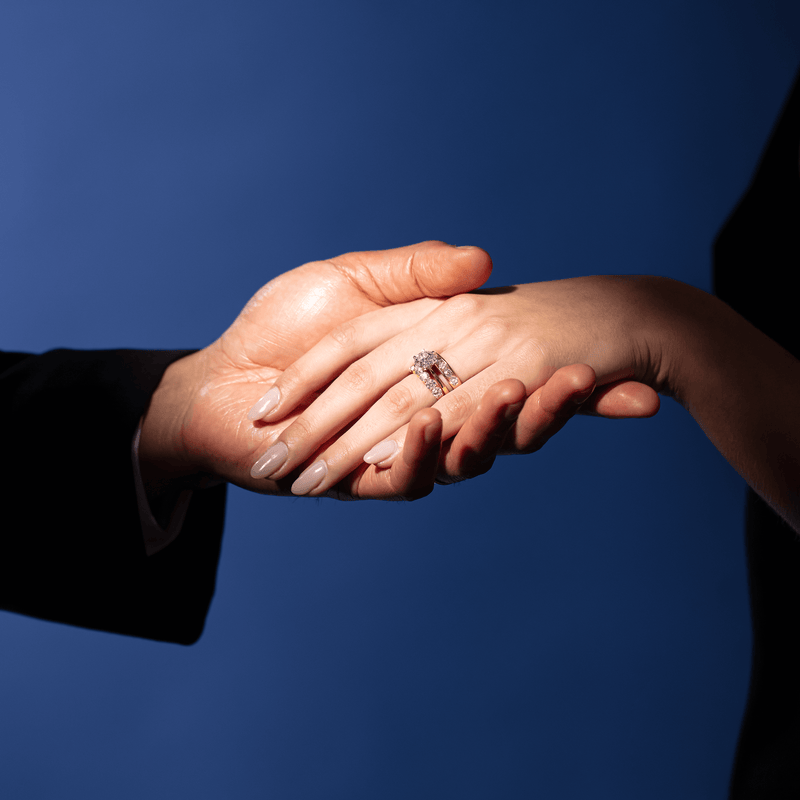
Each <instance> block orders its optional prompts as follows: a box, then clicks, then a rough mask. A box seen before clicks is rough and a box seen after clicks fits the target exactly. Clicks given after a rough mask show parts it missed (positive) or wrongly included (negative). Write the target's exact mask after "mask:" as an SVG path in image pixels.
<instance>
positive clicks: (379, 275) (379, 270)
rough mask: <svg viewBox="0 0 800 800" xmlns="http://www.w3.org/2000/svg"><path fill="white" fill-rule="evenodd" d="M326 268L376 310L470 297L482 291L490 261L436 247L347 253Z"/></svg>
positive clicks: (477, 251) (477, 252)
mask: <svg viewBox="0 0 800 800" xmlns="http://www.w3.org/2000/svg"><path fill="white" fill-rule="evenodd" d="M331 263H333V264H334V265H335V266H336V267H337V268H338V269H340V270H341V271H342V272H343V273H344V274H345V275H347V277H348V278H349V279H350V280H352V281H353V282H354V283H355V284H356V285H357V286H358V287H359V289H361V291H363V292H364V294H365V295H366V296H367V297H368V298H369V299H370V300H372V301H373V302H375V303H378V304H379V305H382V306H386V305H390V304H392V303H407V302H409V301H410V300H417V299H419V298H420V297H452V296H453V295H455V294H462V293H464V292H470V291H472V290H473V289H477V288H478V287H479V286H482V285H483V284H484V283H485V282H486V281H487V280H488V278H489V275H490V274H491V272H492V259H491V258H490V256H489V254H488V253H487V252H486V251H485V250H482V249H481V248H480V247H453V246H452V245H449V244H445V243H444V242H436V241H431V242H421V243H420V244H412V245H408V246H407V247H397V248H395V249H394V250H369V251H365V252H362V253H347V254H345V255H343V256H338V257H337V258H334V259H331Z"/></svg>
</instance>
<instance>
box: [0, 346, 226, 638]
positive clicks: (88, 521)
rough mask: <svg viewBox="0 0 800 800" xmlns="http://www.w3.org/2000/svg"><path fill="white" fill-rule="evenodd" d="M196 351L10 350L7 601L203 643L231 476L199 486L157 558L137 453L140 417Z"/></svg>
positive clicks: (55, 615)
mask: <svg viewBox="0 0 800 800" xmlns="http://www.w3.org/2000/svg"><path fill="white" fill-rule="evenodd" d="M188 352H190V351H136V350H100V351H76V350H53V351H51V352H48V353H44V354H42V355H29V354H25V353H8V352H0V453H2V464H1V465H0V480H1V481H2V483H0V486H2V494H3V498H4V502H5V505H6V508H7V509H9V511H8V512H7V513H6V517H5V521H4V523H3V531H2V534H1V535H0V608H4V609H7V610H9V611H14V612H18V613H21V614H27V615H30V616H34V617H40V618H42V619H47V620H52V621H56V622H65V623H69V624H72V625H80V626H83V627H88V628H95V629H99V630H105V631H112V632H115V633H123V634H129V635H134V636H142V637H147V638H151V639H158V640H163V641H172V642H180V643H183V644H191V643H192V642H194V641H196V640H197V638H198V637H199V636H200V634H201V632H202V630H203V626H204V623H205V617H206V613H207V611H208V607H209V604H210V602H211V598H212V596H213V593H214V584H215V579H216V569H217V560H218V557H219V550H220V542H221V536H222V526H223V519H224V508H225V486H224V485H223V486H218V487H216V488H213V489H208V490H203V491H198V492H195V493H194V495H193V497H192V500H191V503H190V505H189V509H188V512H187V515H186V520H185V522H184V526H183V530H182V532H181V534H180V535H179V536H178V538H177V539H176V540H175V541H174V542H173V543H172V544H170V545H169V546H168V547H166V548H165V549H164V550H162V551H161V552H160V553H157V554H156V555H154V556H149V557H148V556H146V555H145V551H144V543H143V538H142V531H141V526H140V522H139V513H138V506H137V501H136V491H135V487H134V481H133V469H132V464H131V441H132V438H133V434H134V432H135V430H136V427H137V425H138V424H139V419H140V418H141V416H142V415H143V413H144V412H145V410H146V409H147V405H148V403H149V401H150V397H151V395H152V393H153V391H154V390H155V388H156V386H157V385H158V383H159V381H160V380H161V376H162V375H163V373H164V371H165V370H166V368H167V367H168V366H169V365H170V364H171V363H172V362H173V361H175V360H177V359H178V358H180V357H181V356H183V355H186V354H187V353H188Z"/></svg>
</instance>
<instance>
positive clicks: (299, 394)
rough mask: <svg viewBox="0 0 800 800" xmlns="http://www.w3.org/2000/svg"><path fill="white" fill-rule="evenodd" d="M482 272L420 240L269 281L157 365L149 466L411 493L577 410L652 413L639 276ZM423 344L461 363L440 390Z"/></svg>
mask: <svg viewBox="0 0 800 800" xmlns="http://www.w3.org/2000/svg"><path fill="white" fill-rule="evenodd" d="M490 273H491V260H490V258H489V256H488V255H487V254H486V253H485V252H484V251H483V250H481V249H480V248H476V247H465V248H456V247H451V246H449V245H446V244H444V243H442V242H424V243H422V244H418V245H412V246H409V247H401V248H397V249H394V250H387V251H372V252H363V253H350V254H346V255H343V256H340V257H338V258H334V259H330V260H328V261H320V262H313V263H309V264H305V265H304V266H301V267H298V268H297V269H295V270H292V271H290V272H287V273H285V274H283V275H280V276H279V277H277V278H275V279H274V280H272V281H270V282H269V283H268V284H266V285H265V286H264V287H263V288H262V289H261V290H260V291H259V292H257V293H256V294H255V295H254V297H253V298H252V299H251V300H250V302H249V303H248V304H247V306H246V307H245V308H244V309H243V311H242V312H241V314H240V315H239V317H238V318H237V319H236V320H235V322H234V323H233V325H231V327H230V328H229V329H228V330H227V331H226V332H225V333H224V334H223V335H222V336H221V337H220V338H219V339H217V341H215V342H213V343H212V344H211V345H209V346H208V347H206V348H204V349H203V350H200V351H198V352H196V353H194V354H192V355H190V356H188V357H186V358H183V359H180V360H179V361H177V362H175V363H174V364H173V365H172V366H171V367H170V368H169V369H168V370H167V372H166V373H165V375H164V378H163V379H162V382H161V384H160V385H159V387H158V389H157V390H156V393H155V395H154V396H153V400H152V402H151V405H150V408H149V410H148V412H147V414H146V416H145V419H144V424H143V430H142V444H141V447H140V458H141V461H142V469H143V474H144V476H145V482H146V483H148V485H150V486H159V485H166V484H171V485H175V484H176V482H177V483H183V484H184V485H187V486H193V485H197V484H198V482H199V481H200V480H201V479H202V478H203V477H208V476H211V477H212V478H215V479H218V480H225V481H229V482H231V483H235V484H237V485H239V486H242V487H244V488H247V489H251V490H254V491H257V492H262V493H272V494H290V493H294V494H303V495H311V496H320V495H327V496H333V497H337V498H340V499H354V498H380V499H415V498H418V497H422V496H424V495H426V494H428V493H429V492H430V491H431V490H432V489H433V484H434V481H437V482H440V483H448V482H454V481H459V480H463V479H465V478H470V477H474V476H476V475H479V474H481V473H483V472H485V471H486V470H488V469H489V467H490V466H491V464H492V462H493V460H494V458H495V456H496V455H498V454H500V453H530V452H533V451H535V450H537V449H539V448H540V447H541V446H542V445H543V444H544V443H545V442H546V441H547V440H548V439H549V438H550V437H551V436H553V435H554V434H555V433H556V432H557V431H558V430H560V429H561V427H563V425H564V424H566V422H567V421H568V420H569V419H570V417H572V416H573V415H574V414H575V413H576V412H581V413H590V414H594V415H599V416H604V417H613V418H622V417H647V416H652V415H653V414H655V413H656V411H657V410H658V407H659V400H658V394H657V390H658V389H659V387H658V380H659V374H658V373H659V366H658V359H657V358H654V357H653V354H652V353H650V352H649V353H647V354H643V352H642V348H641V347H640V346H639V342H640V341H641V340H642V338H641V334H642V331H640V330H636V329H635V327H636V326H632V325H631V321H630V314H623V313H621V312H622V309H623V308H631V307H632V306H631V302H632V298H631V297H626V296H625V295H626V292H627V293H629V292H631V291H635V286H634V284H633V283H631V282H626V281H624V280H622V279H616V280H615V279H613V278H577V279H572V280H568V281H553V282H546V283H539V284H527V285H522V286H514V287H506V288H504V289H489V290H479V289H478V287H480V286H481V285H482V284H483V283H485V281H486V280H487V279H488V277H489V275H490ZM609 289H610V290H609ZM476 290H477V291H476ZM615 298H616V300H615ZM633 307H635V304H634V306H633ZM642 324H645V322H644V321H643V323H642ZM422 350H435V351H436V352H438V353H440V354H441V355H442V356H443V357H444V358H445V359H446V360H447V361H448V362H449V363H450V364H451V365H452V367H453V369H454V370H455V372H456V374H457V375H458V376H459V377H460V379H461V385H459V386H458V388H457V389H456V390H454V391H452V392H450V393H448V394H446V395H445V396H444V397H443V398H441V399H439V400H438V401H436V403H435V407H432V406H433V405H434V400H435V398H434V397H433V395H432V394H431V393H430V392H429V390H428V389H427V388H426V387H425V385H424V384H423V383H422V382H421V381H420V380H419V379H418V377H417V376H416V375H410V374H409V370H408V368H409V365H410V363H411V360H412V357H413V356H414V355H415V354H416V353H419V352H420V351H422ZM365 456H366V461H365Z"/></svg>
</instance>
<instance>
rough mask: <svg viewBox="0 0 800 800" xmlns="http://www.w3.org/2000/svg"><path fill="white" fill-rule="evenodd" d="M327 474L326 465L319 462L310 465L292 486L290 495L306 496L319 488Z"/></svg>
mask: <svg viewBox="0 0 800 800" xmlns="http://www.w3.org/2000/svg"><path fill="white" fill-rule="evenodd" d="M327 474H328V465H327V464H326V463H325V462H324V461H322V460H320V461H317V462H315V463H314V464H312V465H311V466H310V467H309V468H308V469H307V470H306V471H305V472H303V473H302V474H301V475H300V477H299V478H298V479H297V480H296V481H295V482H294V483H293V484H292V494H308V492H310V491H311V490H312V489H316V488H317V486H319V485H320V484H321V483H322V481H323V479H324V478H325V476H326V475H327Z"/></svg>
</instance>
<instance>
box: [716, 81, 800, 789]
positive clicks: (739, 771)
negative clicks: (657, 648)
mask: <svg viewBox="0 0 800 800" xmlns="http://www.w3.org/2000/svg"><path fill="white" fill-rule="evenodd" d="M799 159H800V75H798V78H797V79H796V80H795V84H794V88H793V89H792V92H791V94H790V97H789V99H788V101H787V102H786V104H785V105H784V109H783V111H782V113H781V117H780V119H779V122H778V124H777V125H776V127H775V130H774V132H773V134H772V137H771V138H770V142H769V144H768V146H767V148H766V150H765V152H764V155H763V156H762V159H761V163H760V164H759V167H758V170H757V172H756V175H755V178H754V179H753V182H752V183H751V185H750V187H749V189H748V190H747V193H746V194H745V196H744V198H743V199H742V200H741V202H740V203H739V205H738V206H737V208H736V210H735V211H734V212H733V214H732V215H731V217H730V218H729V219H728V221H727V222H726V224H725V226H724V228H723V229H722V231H721V232H720V235H719V236H718V238H717V241H716V243H715V247H714V286H715V292H716V293H717V295H718V296H719V297H720V298H721V299H723V300H725V302H727V303H728V304H729V305H730V306H732V307H733V308H734V309H735V310H736V311H738V312H739V313H740V314H741V315H742V316H744V317H746V318H747V319H748V320H749V321H750V322H752V323H753V324H754V325H756V326H757V327H758V328H760V329H761V330H762V331H764V332H765V333H766V334H768V335H769V336H770V337H771V338H772V339H774V340H775V341H777V342H778V343H779V344H780V345H782V346H783V347H784V348H786V349H787V350H788V351H789V352H791V353H792V354H793V355H794V356H795V357H796V358H800V331H798V327H799V326H798V314H797V310H796V306H797V289H796V285H795V284H796V277H797V273H798V271H800V170H799V169H798V161H799ZM798 402H800V400H799V401H798ZM746 540H747V557H748V575H749V582H750V598H751V614H752V624H753V663H752V672H751V678H750V694H749V697H748V702H747V708H746V711H745V717H744V721H743V724H742V730H741V733H740V737H739V745H738V748H737V753H736V760H735V763H734V769H733V776H732V780H731V791H730V797H731V798H732V800H744V798H747V800H760V799H761V798H765V799H766V798H770V799H771V800H782V798H792V800H797V798H800V647H798V644H797V642H798V636H800V538H798V536H797V535H796V534H795V532H794V531H793V530H792V529H791V528H790V526H789V525H787V524H786V523H785V522H784V521H783V520H782V519H781V518H780V517H779V516H778V515H777V514H776V513H775V512H774V511H772V509H771V508H770V507H769V506H768V505H767V504H766V503H765V502H764V501H763V500H761V499H760V498H759V497H758V495H756V494H755V493H754V492H753V491H752V490H750V491H749V492H748V499H747V513H746Z"/></svg>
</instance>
